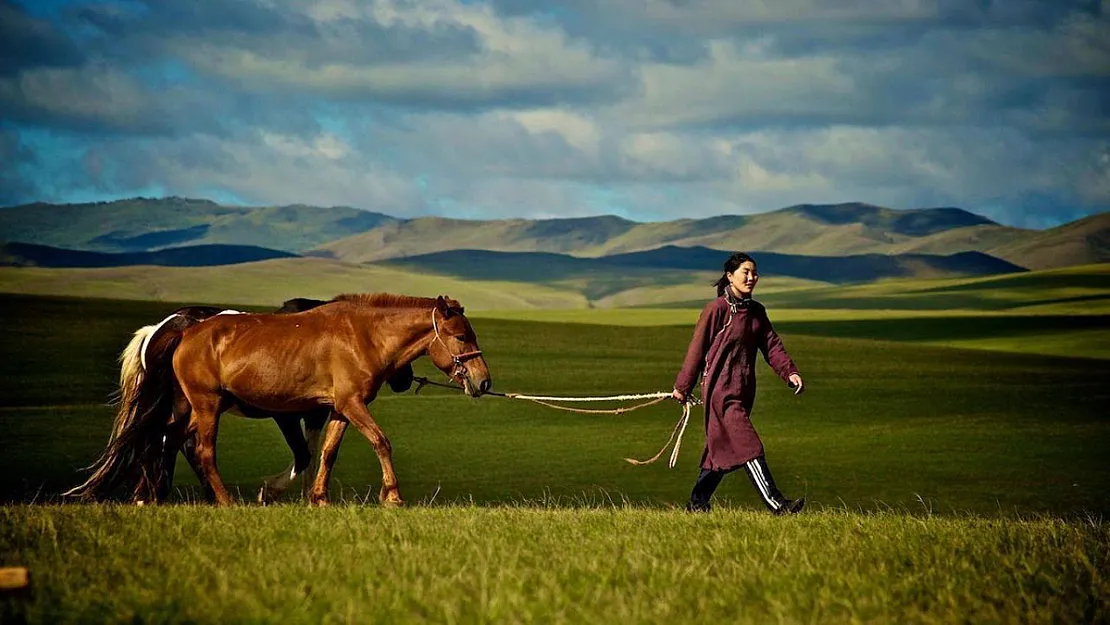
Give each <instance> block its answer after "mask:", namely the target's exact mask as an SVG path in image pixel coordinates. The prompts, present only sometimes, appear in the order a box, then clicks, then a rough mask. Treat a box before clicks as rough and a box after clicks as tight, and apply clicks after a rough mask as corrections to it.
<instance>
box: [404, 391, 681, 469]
mask: <svg viewBox="0 0 1110 625" xmlns="http://www.w3.org/2000/svg"><path fill="white" fill-rule="evenodd" d="M413 381H415V382H416V390H415V391H413V392H414V393H419V392H420V390H421V389H422V388H424V387H425V386H439V387H442V388H450V389H455V390H459V387H458V386H456V385H454V384H443V383H442V382H435V381H432V380H429V379H428V378H425V377H421V376H416V377H414V378H413ZM482 394H483V395H493V396H494V397H504V398H505V399H520V400H524V401H530V402H533V403H536V404H539V405H541V406H546V407H548V408H554V409H556V410H564V411H566V412H573V413H576V414H591V415H621V414H624V413H626V412H632V411H633V410H639V409H640V408H646V407H648V406H654V405H655V404H658V403H660V402H662V401H664V400H666V399H668V398H669V397H671V393H668V392H666V391H660V392H658V393H641V394H637V395H610V396H607V397H556V396H546V395H524V394H521V393H498V392H495V391H485V392H484V393H482ZM636 399H648V400H649V401H646V402H643V403H640V404H636V405H634V406H628V407H624V408H613V409H608V410H597V409H593V410H591V409H586V408H571V407H570V406H560V405H558V404H555V403H551V402H601V401H631V400H636ZM700 403H701V401H700V400H698V399H691V400H688V401H686V402H684V403H683V404H682V416H681V417H679V419H678V422H677V423H675V426H674V429H673V430H671V436H670V438H668V439H667V442H666V443H665V444H664V445H663V447H662V448H661V449H660V450H659V451H658V452H657V453H656V454H655V455H654V456H652V457H651V458H649V459H647V460H637V459H635V458H625V459H624V460H625V462H627V463H629V464H633V465H637V466H640V465H645V464H651V463H653V462H655V461H656V460H658V459H659V458H660V457H661V456H662V455H663V452H665V451H667V448H668V447H670V446H671V443H674V449H673V450H672V451H671V457H670V461H669V462H668V463H667V466H668V467H669V468H672V469H673V468H674V466H675V464H676V463H677V462H678V450H679V448H680V447H681V446H682V435H683V434H685V433H686V425H687V424H688V423H689V422H690V409H691V408H693V407H694V406H695V405H697V404H700Z"/></svg>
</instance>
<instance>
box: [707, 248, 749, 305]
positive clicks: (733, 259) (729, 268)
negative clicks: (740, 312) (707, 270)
mask: <svg viewBox="0 0 1110 625" xmlns="http://www.w3.org/2000/svg"><path fill="white" fill-rule="evenodd" d="M748 261H751V262H752V264H755V259H754V258H752V257H751V256H749V255H747V254H745V253H744V252H736V253H735V254H733V255H732V256H729V257H728V260H726V261H725V267H724V269H725V272H724V273H722V274H721V277H720V279H719V280H717V281H716V282H714V283H713V285H714V286H716V287H717V297H720V296H722V295H724V294H725V289H727V288H728V274H730V273H732V272H734V271H736V270H737V269H739V268H740V265H743V264H744V263H746V262H748Z"/></svg>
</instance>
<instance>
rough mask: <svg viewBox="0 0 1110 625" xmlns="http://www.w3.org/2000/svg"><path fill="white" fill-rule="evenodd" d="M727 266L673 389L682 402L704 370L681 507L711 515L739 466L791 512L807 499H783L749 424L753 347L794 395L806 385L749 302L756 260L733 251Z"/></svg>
mask: <svg viewBox="0 0 1110 625" xmlns="http://www.w3.org/2000/svg"><path fill="white" fill-rule="evenodd" d="M724 269H725V273H724V275H723V276H721V279H720V280H718V281H717V296H718V297H717V299H715V300H713V301H712V302H710V303H709V304H708V305H706V307H705V309H704V310H702V313H701V317H700V318H699V319H698V325H697V327H696V328H695V329H694V338H693V339H692V340H691V341H690V347H689V348H688V349H687V350H686V360H685V362H683V364H682V371H680V372H679V374H678V377H677V378H676V379H675V384H674V393H673V396H674V398H675V399H677V400H678V401H680V402H685V401H686V400H687V398H688V397H690V391H691V390H693V388H694V384H695V383H696V382H697V381H698V375H699V374H701V373H704V378H703V379H702V398H703V399H704V401H705V451H704V452H702V459H701V472H700V474H699V475H698V479H697V482H695V484H694V490H693V492H691V493H690V503H688V504H687V506H686V509H687V510H690V511H694V512H708V511H709V507H710V506H709V499H710V497H712V496H713V491H715V490H717V486H718V485H719V484H720V483H721V480H722V479H723V478H724V476H725V474H727V473H728V472H730V471H733V470H735V469H739V468H741V467H743V468H744V470H745V471H746V472H747V474H748V479H749V480H751V482H752V486H754V487H755V488H756V490H757V491H759V494H760V496H761V497H762V499H763V503H764V504H766V505H767V507H768V508H769V509H770V510H771V512H773V513H775V514H796V513H798V512H800V511H801V509H802V506H804V505H805V499H804V498H801V499H787V498H786V497H784V496H783V494H782V492H781V491H779V489H778V488H777V487H776V486H775V481H774V479H772V478H771V471H770V470H769V469H768V468H767V460H766V458H765V457H764V454H763V443H762V442H761V441H760V440H759V435H758V434H756V432H755V428H754V427H752V422H751V412H752V405H753V404H754V403H755V351H756V349H759V351H761V352H763V357H764V359H766V360H767V364H769V365H771V368H772V369H774V371H775V373H777V374H778V375H779V377H780V378H782V379H783V380H785V381H786V382H787V384H789V385H790V386H791V387H792V388H794V389H795V391H794V394H795V395H796V394H798V393H801V392H802V390H803V389H804V388H805V385H804V383H803V382H802V376H801V375H799V374H798V368H797V367H795V366H794V361H793V360H791V359H790V355H789V354H787V353H786V348H785V347H783V344H782V340H781V339H779V336H778V334H776V333H775V330H774V329H773V328H772V327H771V321H770V320H769V319H768V318H767V310H766V309H765V308H764V307H763V305H762V304H760V303H759V302H757V301H755V300H753V299H752V291H753V290H755V284H756V282H757V281H758V280H759V274H758V273H757V272H756V267H755V260H753V259H752V257H751V256H748V255H747V254H744V253H736V254H733V255H732V256H730V257H729V259H728V260H727V261H725V267H724ZM703 368H704V370H703Z"/></svg>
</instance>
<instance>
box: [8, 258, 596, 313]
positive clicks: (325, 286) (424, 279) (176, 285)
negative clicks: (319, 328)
mask: <svg viewBox="0 0 1110 625" xmlns="http://www.w3.org/2000/svg"><path fill="white" fill-rule="evenodd" d="M370 291H389V292H396V293H408V294H411V295H426V296H435V295H439V294H448V295H450V296H452V297H454V298H456V299H458V300H459V301H461V302H463V304H464V305H466V306H467V308H471V309H481V308H510V309H511V308H565V307H584V306H586V300H585V298H584V296H582V295H581V294H579V293H575V292H569V291H564V290H558V289H554V288H551V287H547V286H544V285H533V286H529V287H528V288H521V286H520V285H519V284H515V283H502V282H496V281H487V282H476V281H461V280H451V279H447V278H444V277H442V276H434V275H426V274H421V273H411V272H407V271H402V270H398V269H391V268H387V267H373V266H360V265H350V264H344V263H337V262H334V261H328V260H323V259H316V258H291V259H277V260H268V261H262V262H256V263H246V264H242V265H225V266H219V267H196V268H184V267H150V266H146V267H144V266H135V267H119V268H108V269H46V268H39V267H19V268H13V267H0V292H6V293H25V294H37V295H74V296H81V297H111V298H118V299H134V300H159V301H171V302H191V303H198V302H221V303H226V304H241V305H257V306H273V305H277V304H280V303H281V302H283V301H285V300H287V299H289V298H290V297H312V298H325V299H326V298H330V297H332V296H334V295H336V294H339V293H351V292H370Z"/></svg>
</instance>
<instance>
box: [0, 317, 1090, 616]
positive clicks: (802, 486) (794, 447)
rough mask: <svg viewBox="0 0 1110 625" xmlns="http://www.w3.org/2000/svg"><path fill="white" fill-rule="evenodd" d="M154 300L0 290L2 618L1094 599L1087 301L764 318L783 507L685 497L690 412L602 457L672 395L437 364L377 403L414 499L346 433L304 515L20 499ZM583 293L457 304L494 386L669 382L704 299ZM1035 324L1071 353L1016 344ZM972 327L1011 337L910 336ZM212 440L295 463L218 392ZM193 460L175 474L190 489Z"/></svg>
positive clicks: (694, 433) (1002, 605)
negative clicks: (611, 305) (774, 331)
mask: <svg viewBox="0 0 1110 625" xmlns="http://www.w3.org/2000/svg"><path fill="white" fill-rule="evenodd" d="M463 303H464V304H465V303H466V302H465V301H464V302H463ZM171 308H172V305H168V304H165V303H154V302H114V301H109V300H81V299H67V298H38V297H24V296H0V323H3V325H4V327H5V328H7V329H8V331H7V332H5V333H4V334H3V335H0V345H2V347H0V349H2V352H3V353H4V355H5V358H3V359H2V361H0V397H2V398H3V400H2V402H0V440H2V441H3V447H4V453H3V454H2V455H0V499H2V500H4V501H7V502H10V503H9V504H8V505H6V506H4V507H0V566H3V565H11V564H22V565H28V566H30V567H31V568H32V569H33V572H34V574H35V575H36V591H35V593H34V594H33V595H32V596H29V597H23V598H6V599H0V620H3V621H4V622H8V621H9V620H10V621H13V622H18V621H20V620H28V621H34V622H66V621H69V622H85V621H89V620H115V621H121V622H123V621H126V622H132V621H133V620H135V618H136V617H137V618H138V620H141V621H143V622H187V621H192V622H198V621H206V622H216V621H219V622H226V621H228V620H233V621H234V620H251V621H277V620H281V621H287V620H288V621H299V622H321V621H329V622H349V621H358V622H365V621H371V620H381V621H399V620H414V619H428V620H436V621H447V622H481V621H573V622H582V621H598V620H603V619H612V618H617V619H626V620H632V621H655V622H664V621H667V622H674V621H678V620H697V621H702V620H724V619H730V620H739V621H741V622H767V621H788V622H796V621H803V620H804V621H815V622H850V621H871V622H874V621H879V622H891V621H897V622H901V621H911V622H941V621H951V620H970V621H990V622H998V621H1002V622H1012V621H1033V622H1098V621H1105V620H1107V619H1108V618H1110V612H1108V596H1110V592H1108V585H1107V584H1108V582H1107V580H1106V577H1105V573H1104V571H1106V570H1107V569H1108V565H1110V556H1108V540H1107V538H1108V536H1107V525H1106V523H1105V522H1104V521H1102V520H1101V519H1102V517H1103V516H1105V514H1106V513H1107V512H1108V511H1110V502H1108V500H1107V499H1106V497H1105V493H1106V492H1107V490H1108V489H1110V467H1108V466H1107V464H1106V461H1105V457H1106V450H1107V449H1110V420H1108V419H1107V417H1108V414H1107V410H1106V408H1105V407H1106V406H1107V405H1110V384H1107V382H1108V381H1110V354H1108V353H1107V352H1106V351H1105V350H1104V349H1102V348H1100V347H1098V345H1099V344H1100V343H1099V341H1101V340H1103V339H1101V338H1098V337H1105V333H1106V331H1107V328H1108V327H1110V321H1108V320H1107V318H1106V317H1102V316H1097V315H1086V316H1082V317H1074V316H1067V315H1053V316H1045V317H1028V316H1016V315H991V314H984V313H975V314H966V313H965V314H963V315H962V316H957V315H952V314H951V313H948V312H936V313H933V314H931V315H929V316H922V315H921V314H918V313H906V312H903V313H898V314H895V313H889V314H887V313H883V312H881V311H880V312H876V311H875V310H872V311H869V312H868V314H866V315H862V318H857V319H852V318H850V316H849V315H848V314H847V313H837V314H833V315H830V317H833V318H831V319H826V320H821V319H820V318H816V317H811V316H809V315H800V316H792V315H791V314H788V313H787V314H783V315H782V317H781V320H780V321H778V323H777V327H778V329H779V331H780V333H782V335H783V336H784V339H785V340H786V344H787V346H788V348H789V349H790V351H791V353H792V354H793V356H794V358H795V359H796V361H797V362H798V364H799V366H800V367H801V369H802V371H803V373H804V374H805V376H806V380H807V383H808V386H809V390H808V392H807V393H806V394H805V395H803V396H801V397H793V396H792V395H791V394H790V393H789V391H787V390H786V389H785V387H784V386H783V385H781V384H780V383H779V382H777V380H776V379H775V378H774V376H773V375H772V374H771V372H770V371H769V370H768V369H767V368H766V367H765V366H763V365H761V366H760V371H759V376H760V384H761V385H760V390H759V396H758V399H757V402H756V410H755V417H754V420H755V423H756V426H757V428H759V430H760V433H761V434H762V436H763V438H764V441H765V443H766V445H767V449H768V459H769V462H770V464H771V468H772V470H773V471H774V473H775V477H776V479H777V481H778V482H779V485H780V486H781V487H782V488H783V490H784V491H786V492H787V494H788V495H791V496H797V495H801V494H805V495H806V496H807V497H808V499H809V501H810V504H809V506H808V507H807V513H806V514H804V515H802V516H800V517H797V518H791V519H780V518H774V517H771V516H770V515H768V514H766V513H765V512H763V511H762V510H761V508H760V504H759V503H758V500H757V498H756V495H755V493H754V491H753V490H752V489H751V487H750V486H749V485H748V483H747V480H746V479H743V478H742V477H739V476H732V477H730V478H728V479H726V480H725V483H724V485H723V486H722V488H721V490H720V491H719V497H718V500H717V504H718V505H717V509H716V511H715V512H714V513H713V514H712V515H709V516H697V517H692V516H688V515H685V514H682V513H679V512H678V511H677V509H678V508H679V507H681V505H682V504H683V503H684V501H685V498H686V495H687V494H688V492H689V487H690V485H691V482H692V479H693V477H694V475H695V473H696V466H697V459H698V453H699V451H700V446H701V442H702V441H701V434H700V432H699V431H698V430H699V428H698V427H696V425H694V426H692V427H691V429H690V431H689V432H688V433H687V440H686V442H685V444H684V447H683V453H682V456H681V458H680V461H679V465H678V467H677V468H676V469H674V470H668V469H667V468H666V466H665V465H663V464H657V465H651V466H648V467H633V466H631V465H628V464H626V463H624V462H623V461H622V460H621V459H622V458H623V457H625V456H635V457H648V456H650V455H651V454H653V453H654V452H655V451H656V450H657V449H658V448H659V446H660V445H662V444H663V442H664V441H665V440H666V436H667V434H668V433H669V431H670V428H671V426H672V425H673V422H674V419H676V418H677V416H678V410H677V407H676V406H675V405H674V404H670V403H666V404H663V405H661V406H656V407H652V408H648V409H645V410H643V411H639V412H634V413H630V414H626V415H622V416H619V417H596V416H579V415H569V414H566V413H560V412H554V411H551V410H549V409H546V408H543V407H539V406H533V405H531V404H526V403H523V402H512V401H509V400H503V399H499V398H494V397H487V398H483V399H480V400H469V399H466V398H463V397H460V396H458V395H454V394H450V393H449V392H447V391H440V390H436V389H428V390H425V391H424V392H422V393H421V394H420V395H417V396H414V395H412V394H411V393H409V394H405V395H392V394H389V393H388V391H387V392H385V393H384V394H383V396H382V397H381V398H379V400H378V401H376V402H375V403H374V404H372V405H371V410H372V412H374V414H375V415H376V417H377V418H378V420H379V422H380V423H381V425H382V427H383V429H384V430H385V431H386V433H387V434H388V435H389V436H390V438H391V440H392V441H393V447H394V451H395V460H396V464H397V470H398V474H399V478H400V480H401V492H402V495H404V496H405V498H406V499H407V500H408V501H409V502H410V503H412V504H414V505H413V506H412V507H411V508H410V509H406V510H382V509H379V508H377V507H376V506H375V505H373V503H374V502H373V497H372V496H370V494H371V493H376V491H377V483H378V481H379V480H380V477H379V476H380V471H379V469H378V467H377V462H376V460H375V459H374V457H373V453H372V452H371V450H370V448H369V445H368V444H367V443H366V441H365V440H362V439H361V438H360V437H358V436H357V435H354V434H352V435H351V436H348V437H347V440H346V441H345V442H344V445H343V451H342V452H341V454H340V460H339V463H338V465H337V471H336V481H335V483H334V488H333V497H334V498H335V499H337V500H338V501H340V502H341V503H346V504H348V505H339V506H336V507H335V508H333V509H329V510H325V511H319V510H311V509H308V508H306V507H303V506H300V505H298V504H297V503H296V497H295V496H292V495H291V496H289V497H288V504H287V505H281V506H275V507H268V508H262V507H257V506H252V507H245V508H241V509H236V510H214V509H211V508H208V507H206V506H192V505H186V506H168V507H164V508H160V509H149V508H148V509H134V508H129V507H119V506H112V505H104V506H57V505H31V506H27V505H22V504H19V503H18V502H25V501H29V500H35V501H39V502H44V501H45V502H49V501H53V500H54V499H55V497H56V494H57V493H58V492H59V491H60V490H62V489H64V488H65V487H68V486H70V485H72V484H74V483H75V482H76V481H79V479H80V474H79V473H78V472H77V470H78V469H79V467H80V466H82V465H83V464H87V463H88V462H90V461H91V460H92V459H93V458H94V457H95V455H96V453H97V452H98V451H99V449H100V448H101V447H102V446H103V443H104V441H105V439H106V437H107V432H108V427H109V423H110V419H111V410H110V409H109V408H108V407H106V406H104V405H103V404H104V401H105V399H106V398H107V396H108V394H109V393H110V392H111V390H112V385H113V380H114V377H115V375H116V368H115V366H114V363H113V360H114V357H115V354H116V353H117V352H118V350H119V349H120V348H121V347H122V346H123V344H124V343H125V342H126V340H127V338H128V335H129V333H130V332H131V331H133V330H134V329H135V328H137V327H139V326H141V325H145V324H148V323H152V322H155V321H157V320H158V319H160V318H161V317H162V316H164V314H165V313H166V312H168V310H169V309H171ZM579 314H580V315H581V316H580V317H578V318H555V317H554V316H553V315H554V313H545V314H544V315H533V317H537V318H538V317H543V320H540V321H537V320H535V318H533V319H531V320H529V319H523V318H515V319H511V318H506V317H509V316H511V313H504V314H497V313H491V314H490V315H489V316H477V315H475V316H473V317H474V318H473V322H474V326H475V329H476V331H477V333H478V336H479V338H480V341H481V344H482V348H483V349H484V350H485V352H486V355H487V360H488V362H489V365H490V368H491V371H492V373H493V376H494V384H495V389H498V390H502V391H518V392H539V393H555V394H608V393H615V392H648V391H655V390H661V389H667V388H669V387H670V384H671V383H672V381H673V377H674V374H675V370H676V369H677V367H678V366H679V364H680V361H681V358H682V354H683V351H684V349H685V345H686V341H687V340H688V339H689V332H690V324H692V322H693V319H694V318H695V317H696V314H697V312H696V311H689V310H673V311H660V310H654V311H628V314H627V316H626V315H624V314H622V313H621V312H617V311H597V312H596V313H595V314H596V315H600V316H598V317H589V315H588V314H587V313H586V312H585V311H583V312H581V313H579ZM545 315H546V316H545ZM772 315H773V318H776V319H777V318H778V317H776V316H775V310H774V309H772ZM837 317H838V318H837ZM582 321H593V323H582ZM618 323H625V324H627V325H617V324H618ZM1046 333H1047V334H1046ZM1048 335H1051V337H1054V338H1052V340H1051V341H1049V342H1053V344H1054V345H1057V347H1058V346H1059V345H1062V344H1065V343H1066V344H1069V345H1072V346H1075V347H1077V349H1076V350H1075V351H1073V352H1071V353H1072V354H1073V355H1075V356H1082V357H1060V356H1046V355H1044V354H1043V353H1038V352H1043V351H1044V349H1045V348H1044V344H1045V340H1038V339H1036V337H1038V336H1039V337H1044V336H1048ZM1092 337H1093V338H1092ZM977 341H978V342H983V341H986V342H988V343H989V342H994V343H997V344H998V345H1004V346H1005V347H1006V348H1007V349H1009V350H1010V351H1009V352H1000V351H995V350H994V349H976V350H968V349H956V348H951V347H944V346H938V345H933V344H934V343H944V342H954V343H974V342H977ZM979 347H980V348H981V347H984V346H983V345H979ZM988 347H989V345H988ZM1053 349H1057V348H1053ZM1058 351H1062V350H1058ZM418 373H424V374H429V373H431V371H430V369H429V368H428V366H427V364H426V363H424V362H423V361H420V366H419V367H418ZM219 453H220V466H221V470H222V473H223V474H224V476H225V479H226V481H228V482H229V483H230V484H232V485H233V486H234V487H236V488H237V489H238V490H239V492H240V493H241V496H242V498H243V499H244V500H245V501H249V500H251V499H252V498H253V494H254V492H255V490H256V488H257V486H258V484H259V478H260V476H262V475H266V474H271V473H275V472H277V471H278V470H280V469H281V468H282V467H284V466H285V464H286V463H287V462H288V459H289V453H288V451H287V450H286V449H285V448H284V444H283V443H282V442H281V439H280V435H279V434H278V431H277V428H276V427H274V426H273V424H272V423H268V422H255V421H248V420H245V419H241V418H237V417H228V418H226V419H225V420H224V421H223V427H222V428H221V438H220V448H219ZM188 473H189V472H188V470H187V469H184V470H182V471H179V476H182V478H181V479H180V480H179V483H180V485H181V488H180V490H179V492H178V495H177V496H178V499H179V500H184V501H194V500H195V498H196V491H195V489H194V486H193V485H195V482H192V481H191V480H189V479H186V478H187V477H191V476H188ZM367 503H368V504H369V505H364V504H367ZM167 545H169V546H167Z"/></svg>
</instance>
